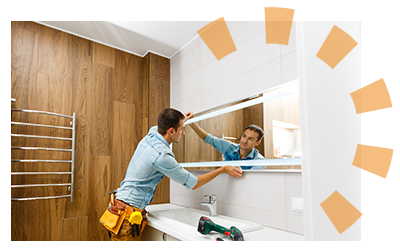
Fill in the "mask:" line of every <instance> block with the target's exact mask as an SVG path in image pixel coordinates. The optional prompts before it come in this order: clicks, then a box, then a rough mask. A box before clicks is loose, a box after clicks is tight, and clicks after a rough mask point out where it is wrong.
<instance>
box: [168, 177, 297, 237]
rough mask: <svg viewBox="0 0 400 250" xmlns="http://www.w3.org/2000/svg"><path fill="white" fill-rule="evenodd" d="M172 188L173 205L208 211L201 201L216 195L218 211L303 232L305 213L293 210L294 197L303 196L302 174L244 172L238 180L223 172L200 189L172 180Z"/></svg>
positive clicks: (269, 225) (266, 224) (265, 224)
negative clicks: (209, 195) (208, 196)
mask: <svg viewBox="0 0 400 250" xmlns="http://www.w3.org/2000/svg"><path fill="white" fill-rule="evenodd" d="M192 173H193V174H194V175H196V176H198V175H201V174H204V173H205V172H201V171H192ZM170 190H171V191H170V196H171V197H170V200H171V203H174V204H178V205H182V206H186V207H192V208H196V209H201V210H204V211H208V210H207V208H204V207H200V205H199V203H200V202H202V201H207V198H204V195H206V194H216V195H217V202H218V204H217V212H218V214H223V215H227V216H232V217H235V218H239V219H244V220H249V221H252V222H256V223H260V224H262V225H264V226H268V227H273V228H277V229H281V230H286V231H290V232H294V233H298V234H303V213H301V212H293V211H291V206H292V205H291V197H297V198H302V197H303V196H302V191H301V173H268V172H245V174H244V175H243V177H242V178H239V179H236V178H233V177H230V176H229V175H227V174H221V175H219V176H217V177H216V178H215V179H214V180H212V181H211V182H209V183H208V184H206V185H204V186H203V187H200V188H199V189H197V190H187V189H186V188H185V187H183V186H182V185H180V184H177V183H175V182H173V181H171V182H170Z"/></svg>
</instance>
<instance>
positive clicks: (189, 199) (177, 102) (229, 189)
mask: <svg viewBox="0 0 400 250" xmlns="http://www.w3.org/2000/svg"><path fill="white" fill-rule="evenodd" d="M227 25H228V28H229V30H230V33H231V35H232V38H233V40H234V43H235V45H236V48H237V51H236V52H233V53H231V54H229V55H227V56H226V57H224V58H222V59H221V60H219V61H218V60H217V59H216V58H215V57H214V55H213V54H212V52H211V51H210V50H209V48H208V47H207V45H206V44H205V43H204V42H203V40H202V39H201V38H200V37H197V38H196V39H194V40H193V41H192V42H191V43H190V44H187V45H186V46H185V48H183V49H182V50H181V51H179V52H178V53H177V54H176V55H175V56H174V57H172V58H171V61H170V63H171V107H173V108H177V109H179V110H181V111H182V112H188V111H191V112H194V113H197V112H201V111H204V110H207V109H210V108H213V107H216V106H220V105H223V104H225V103H229V102H232V101H235V100H238V99H242V98H245V97H248V96H251V95H254V94H255V93H259V92H261V91H264V90H267V89H269V88H272V87H274V86H277V85H279V84H282V83H285V82H288V81H291V80H294V79H297V75H298V74H297V53H296V37H295V32H296V31H295V25H293V26H292V32H291V36H290V38H289V44H288V45H274V44H268V45H267V44H266V42H265V24H264V22H234V21H232V22H227ZM193 173H194V174H195V175H200V174H204V173H205V172H201V171H193ZM301 187H302V186H301V174H300V173H271V172H245V175H244V176H243V177H242V178H240V179H236V178H233V177H230V176H228V175H226V174H222V175H219V176H218V177H216V178H215V179H214V180H213V181H211V182H210V183H208V184H206V185H205V186H203V187H201V188H199V189H198V190H194V191H192V190H187V189H186V188H184V187H183V186H181V185H179V184H176V183H175V182H173V181H171V186H170V188H171V189H170V195H171V203H174V204H179V205H183V206H187V207H193V208H197V209H202V210H205V211H207V208H204V207H200V206H199V202H201V201H206V198H204V197H203V196H204V195H205V194H217V197H218V213H219V214H224V215H228V216H233V217H237V218H241V219H245V220H249V221H253V222H257V223H260V224H262V225H265V226H269V227H273V228H278V229H281V230H287V231H290V232H294V233H299V234H303V214H302V213H301V212H294V211H291V197H297V198H302V197H303V196H302V191H301Z"/></svg>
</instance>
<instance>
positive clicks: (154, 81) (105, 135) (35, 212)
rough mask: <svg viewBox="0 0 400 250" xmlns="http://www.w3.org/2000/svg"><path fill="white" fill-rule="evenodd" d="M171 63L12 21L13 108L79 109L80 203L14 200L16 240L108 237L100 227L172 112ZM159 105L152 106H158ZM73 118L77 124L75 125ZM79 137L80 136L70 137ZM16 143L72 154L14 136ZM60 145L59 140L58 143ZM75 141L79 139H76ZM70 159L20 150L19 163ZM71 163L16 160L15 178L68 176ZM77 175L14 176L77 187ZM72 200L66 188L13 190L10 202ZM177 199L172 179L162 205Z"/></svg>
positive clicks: (163, 188)
mask: <svg viewBox="0 0 400 250" xmlns="http://www.w3.org/2000/svg"><path fill="white" fill-rule="evenodd" d="M169 78H170V75H169V59H166V58H163V57H159V56H157V55H154V54H147V55H146V57H144V58H141V57H138V56H135V55H132V54H128V53H126V52H122V51H119V50H116V49H114V48H111V47H107V46H104V45H101V44H98V43H96V42H92V41H89V40H86V39H82V38H79V37H76V36H73V35H70V34H67V33H64V32H61V31H58V30H55V29H52V28H48V27H46V26H42V25H39V24H37V23H34V22H11V97H12V98H15V99H16V102H13V103H11V108H17V109H32V110H42V111H49V112H56V113H60V114H66V115H72V113H73V112H75V113H76V117H77V120H76V147H75V150H76V151H75V174H74V178H75V180H74V194H75V195H74V201H73V202H70V199H68V198H62V199H49V200H34V201H12V202H11V239H12V240H40V241H47V240H108V239H109V238H108V233H107V231H106V230H105V229H104V227H103V226H102V225H100V223H99V218H100V216H101V215H102V213H103V212H104V210H105V208H106V206H107V204H108V201H109V196H108V195H107V193H108V192H109V191H111V190H113V189H116V188H118V187H119V184H120V182H121V181H122V180H123V178H124V176H125V171H126V168H127V166H128V163H129V161H130V158H131V157H132V155H133V152H134V150H135V148H136V146H137V144H138V142H139V141H140V139H141V138H142V137H143V136H144V135H145V134H146V133H147V131H148V129H149V127H151V126H153V125H156V116H157V114H158V113H159V112H160V111H161V110H162V109H163V108H166V107H168V106H169V102H170V100H169ZM149 103H151V104H152V105H149ZM42 116H43V115H36V114H26V113H25V114H23V113H19V112H12V115H11V118H12V120H13V121H22V122H32V123H37V122H43V123H45V124H55V125H61V126H62V125H64V126H69V124H68V123H67V122H66V119H65V118H60V119H57V118H53V117H52V118H51V119H48V120H46V119H44V118H42ZM68 122H69V120H68ZM11 133H13V134H14V133H18V134H36V135H48V136H58V137H62V136H64V137H70V134H68V132H64V131H61V132H60V130H54V129H47V128H35V127H27V126H15V125H12V126H11ZM69 133H71V132H69ZM11 143H12V146H32V147H35V146H36V147H43V146H44V147H46V146H47V147H59V148H60V147H61V148H68V147H69V148H70V147H71V145H70V144H68V143H65V144H64V143H59V142H54V140H53V141H49V140H45V139H33V138H19V137H12V140H11ZM56 143H57V144H56ZM69 143H70V142H69ZM69 154H70V153H63V152H57V153H54V152H39V150H37V151H35V152H34V151H33V150H25V151H24V150H12V152H11V157H12V159H66V158H67V159H68V158H70V155H69ZM69 169H70V165H69V164H67V163H18V162H12V163H11V171H12V172H21V171H32V172H34V171H52V172H56V171H69ZM69 181H70V177H69V176H68V175H62V176H60V175H44V176H38V175H29V176H12V178H11V184H12V185H18V184H39V183H48V184H51V183H68V182H69ZM64 194H69V192H68V190H67V187H35V188H12V190H11V197H13V198H23V197H40V196H55V195H57V196H58V195H64ZM165 202H169V180H168V179H165V180H163V181H162V182H161V183H160V184H159V186H158V188H157V191H156V195H155V197H154V199H153V204H156V203H165Z"/></svg>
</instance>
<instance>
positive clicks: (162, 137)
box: [149, 126, 170, 148]
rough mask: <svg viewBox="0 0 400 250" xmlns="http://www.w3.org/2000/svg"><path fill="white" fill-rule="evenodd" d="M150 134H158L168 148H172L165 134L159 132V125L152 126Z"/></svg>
mask: <svg viewBox="0 0 400 250" xmlns="http://www.w3.org/2000/svg"><path fill="white" fill-rule="evenodd" d="M149 134H153V135H154V136H156V137H157V138H158V139H159V140H160V141H162V142H163V143H164V144H165V145H166V146H167V147H168V148H170V146H169V144H168V142H167V140H165V138H164V136H162V135H161V134H160V133H158V130H157V126H153V127H151V129H150V131H149Z"/></svg>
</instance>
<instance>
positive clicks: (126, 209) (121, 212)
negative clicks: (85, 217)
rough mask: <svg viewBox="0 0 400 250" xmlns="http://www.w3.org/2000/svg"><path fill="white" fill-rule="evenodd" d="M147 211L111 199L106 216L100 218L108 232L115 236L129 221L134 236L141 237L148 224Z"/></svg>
mask: <svg viewBox="0 0 400 250" xmlns="http://www.w3.org/2000/svg"><path fill="white" fill-rule="evenodd" d="M146 213H147V211H146V210H145V209H138V208H135V207H131V206H130V205H129V204H127V203H125V202H123V201H121V200H118V199H113V196H112V197H111V201H110V203H109V204H108V207H107V209H106V211H105V212H104V214H103V215H102V216H101V218H100V223H102V224H103V225H104V226H105V227H106V228H107V230H109V231H110V232H112V233H114V234H118V232H119V229H120V228H121V226H122V223H123V222H124V220H125V219H126V220H128V221H129V223H131V225H132V236H133V237H135V231H136V235H137V236H140V234H141V233H142V232H143V229H144V228H145V226H146V224H147V218H146Z"/></svg>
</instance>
